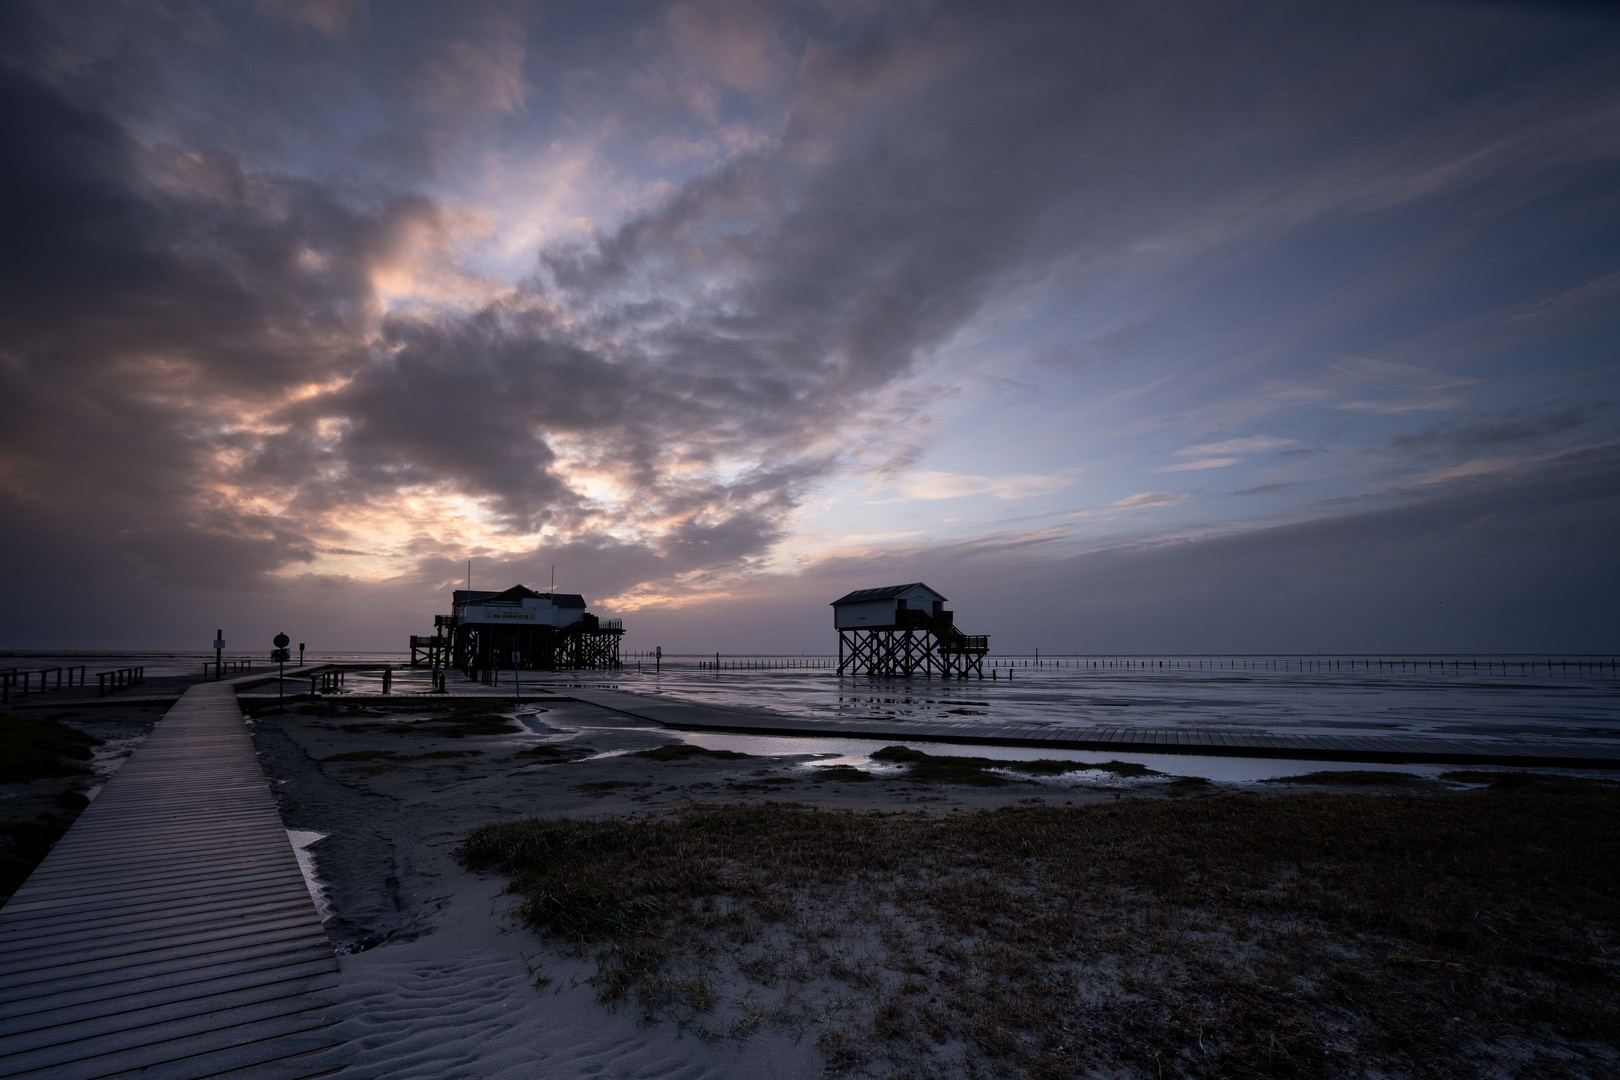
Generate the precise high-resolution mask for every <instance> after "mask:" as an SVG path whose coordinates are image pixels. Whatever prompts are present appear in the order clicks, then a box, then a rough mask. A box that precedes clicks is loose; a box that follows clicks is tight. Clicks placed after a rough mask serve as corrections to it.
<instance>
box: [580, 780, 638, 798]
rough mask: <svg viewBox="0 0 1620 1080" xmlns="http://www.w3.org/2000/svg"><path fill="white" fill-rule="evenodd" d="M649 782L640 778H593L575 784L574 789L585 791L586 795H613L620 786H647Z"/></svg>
mask: <svg viewBox="0 0 1620 1080" xmlns="http://www.w3.org/2000/svg"><path fill="white" fill-rule="evenodd" d="M647 786H648V785H647V783H646V782H644V781H640V780H591V781H589V782H587V783H584V784H575V785H574V788H573V789H574V790H575V791H581V792H584V793H585V794H586V795H594V796H602V795H611V794H612V793H613V792H615V791H618V790H619V789H620V788H640V787H647Z"/></svg>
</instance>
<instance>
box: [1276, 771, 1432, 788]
mask: <svg viewBox="0 0 1620 1080" xmlns="http://www.w3.org/2000/svg"><path fill="white" fill-rule="evenodd" d="M1417 779H1418V778H1417V777H1416V776H1413V775H1412V774H1411V773H1403V772H1379V771H1376V770H1371V769H1342V770H1339V769H1324V770H1322V771H1321V772H1313V773H1303V774H1301V775H1299V776H1274V777H1271V778H1270V779H1267V780H1264V781H1262V783H1266V784H1338V785H1342V786H1345V787H1372V786H1374V785H1379V784H1384V785H1394V786H1397V787H1398V786H1401V785H1405V784H1411V783H1413V782H1415V781H1416V780H1417Z"/></svg>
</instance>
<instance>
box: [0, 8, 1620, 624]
mask: <svg viewBox="0 0 1620 1080" xmlns="http://www.w3.org/2000/svg"><path fill="white" fill-rule="evenodd" d="M0 142H3V145H4V146H5V163H4V166H3V168H0V187H3V190H0V198H3V202H0V205H3V206H4V210H3V213H4V216H5V233H6V242H5V243H4V245H0V276H3V282H0V610H3V611H4V612H5V613H6V616H7V617H6V618H5V619H4V620H3V623H0V648H11V649H19V648H21V649H64V648H75V649H77V648H83V649H90V648H195V649H199V650H201V649H206V648H207V647H208V645H209V643H210V642H211V641H212V637H213V632H214V630H215V629H216V628H225V629H226V636H227V640H229V641H230V643H231V645H232V647H233V648H236V647H242V648H252V647H256V645H257V644H259V639H260V638H263V639H264V641H263V643H262V644H263V646H264V647H265V648H268V647H269V645H268V640H269V638H270V636H271V635H273V634H274V633H275V632H277V631H278V630H286V631H287V632H288V633H290V634H292V635H293V636H294V637H295V638H296V639H298V640H304V641H308V642H310V643H311V646H312V647H314V648H326V649H400V648H403V647H404V644H405V636H406V635H408V634H412V633H418V634H420V633H430V632H431V625H432V620H431V616H432V615H433V614H434V613H435V612H444V611H447V610H448V594H449V590H451V589H452V588H455V587H457V585H458V584H464V583H465V579H466V575H467V572H468V561H469V560H471V568H472V576H473V584H474V586H475V587H488V588H504V587H506V586H508V585H511V584H514V583H519V582H521V583H523V584H527V585H529V586H531V587H538V588H542V589H543V588H545V587H547V586H548V585H549V584H550V581H551V575H552V573H553V569H552V568H553V567H555V574H556V584H557V588H558V589H560V590H565V591H571V592H580V593H583V594H584V595H585V596H586V598H587V600H588V601H589V602H590V605H591V610H593V611H594V612H596V613H597V614H599V615H601V616H604V617H621V618H623V619H624V620H625V625H626V627H627V628H628V631H629V633H628V634H627V635H626V642H625V645H626V648H629V649H650V648H651V647H653V646H654V645H661V646H662V647H664V648H665V650H666V651H672V652H683V651H685V652H705V651H713V650H722V651H728V652H780V653H798V652H821V653H825V652H828V651H830V650H832V649H834V648H835V647H836V638H835V637H834V634H833V631H832V628H831V613H830V609H829V608H828V606H827V604H828V602H829V601H831V600H833V599H834V598H836V597H838V596H840V595H842V594H843V593H845V592H847V591H849V590H852V589H856V588H865V587H871V586H876V585H885V584H894V583H899V582H907V581H918V580H920V581H926V582H927V583H928V584H929V585H931V586H933V587H934V588H935V589H937V590H938V591H940V592H941V593H943V594H945V595H946V596H948V597H950V599H951V607H952V608H953V610H955V611H956V619H957V623H958V625H959V626H961V627H962V628H963V629H965V630H967V631H968V632H969V633H988V634H990V635H992V638H991V645H992V649H993V651H997V652H1027V651H1029V650H1031V649H1034V648H1037V647H1038V648H1041V649H1042V650H1043V651H1044V652H1048V653H1060V652H1071V651H1073V652H1097V653H1101V652H1260V651H1285V652H1352V651H1420V652H1432V651H1438V652H1452V651H1458V652H1466V651H1484V652H1492V651H1501V652H1516V651H1542V650H1546V651H1564V652H1614V651H1617V650H1620V615H1617V612H1620V569H1617V562H1620V560H1617V558H1616V553H1617V551H1620V542H1617V539H1616V538H1617V537H1620V364H1617V356H1616V346H1617V344H1620V10H1617V9H1615V8H1614V7H1612V6H1609V5H1602V4H1583V3H1568V4H1555V3H1537V4H1529V3H1508V2H1495V3H1462V2H1449V3H1423V2H1402V3H1394V4H1377V3H1369V4H1356V5H1316V4H1299V3H1233V2H1223V3H1209V4H1200V3H1187V2H1181V0H1162V2H1161V0H1130V2H1121V3H1106V2H1103V3H1093V4H1084V5H1077V4H1070V3H1054V4H1042V3H1027V4H1026V3H1017V2H1002V3H996V4H983V3H976V4H963V5H957V4H950V3H929V2H918V3H892V4H891V3H880V2H872V0H820V2H805V3H770V2H753V0H714V2H710V0H677V2H675V3H635V4H618V3H613V2H592V3H536V4H523V3H517V2H513V3H481V2H458V3H453V4H452V3H441V4H414V5H413V4H405V3H387V4H383V3H372V4H367V3H365V2H363V0H259V2H257V3H248V2H232V3H220V4H209V3H189V2H184V0H130V2H128V3H123V4H117V5H112V4H105V3H101V2H84V3H79V2H74V0H51V2H49V3H40V4H28V3H14V4H7V5H5V6H4V7H3V8H0Z"/></svg>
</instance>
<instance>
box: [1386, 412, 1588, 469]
mask: <svg viewBox="0 0 1620 1080" xmlns="http://www.w3.org/2000/svg"><path fill="white" fill-rule="evenodd" d="M1613 407H1614V406H1613V403H1612V402H1607V401H1599V402H1594V403H1592V404H1590V405H1570V406H1567V407H1565V408H1560V409H1553V410H1550V411H1549V410H1544V411H1538V410H1534V409H1513V410H1510V411H1508V412H1505V413H1502V414H1500V415H1497V416H1487V417H1481V418H1479V419H1476V420H1465V421H1458V420H1442V421H1441V422H1439V423H1437V424H1430V425H1428V426H1427V427H1425V428H1422V429H1421V430H1419V431H1414V432H1411V433H1410V434H1406V435H1396V436H1394V437H1393V438H1391V439H1390V440H1389V447H1390V449H1391V450H1393V451H1394V452H1395V453H1397V454H1401V455H1403V456H1411V457H1432V456H1438V455H1453V454H1476V453H1492V452H1496V451H1500V450H1503V449H1509V448H1513V447H1522V446H1527V445H1535V444H1539V443H1542V442H1545V441H1547V440H1549V439H1551V438H1553V437H1556V436H1558V435H1562V434H1565V433H1566V432H1572V431H1575V430H1577V429H1579V428H1581V427H1584V426H1586V425H1587V424H1589V423H1591V422H1592V421H1593V420H1596V419H1598V418H1599V417H1600V416H1601V415H1602V414H1603V413H1605V412H1607V411H1608V410H1609V409H1612V408H1613Z"/></svg>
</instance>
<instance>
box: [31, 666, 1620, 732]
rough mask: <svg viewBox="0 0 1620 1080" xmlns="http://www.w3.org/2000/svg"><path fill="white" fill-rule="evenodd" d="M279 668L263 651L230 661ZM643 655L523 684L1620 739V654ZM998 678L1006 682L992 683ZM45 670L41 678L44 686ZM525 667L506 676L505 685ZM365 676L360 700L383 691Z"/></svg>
mask: <svg viewBox="0 0 1620 1080" xmlns="http://www.w3.org/2000/svg"><path fill="white" fill-rule="evenodd" d="M226 659H227V660H232V659H243V660H250V661H251V662H252V664H253V669H254V670H255V671H258V670H267V671H268V670H272V665H270V664H269V662H268V661H267V660H264V659H263V656H262V654H261V655H259V656H255V657H247V656H242V655H239V654H234V653H227V654H226ZM212 660H213V653H212V652H208V653H202V652H195V653H176V652H98V653H42V652H39V653H24V652H9V653H8V652H0V672H4V671H5V670H7V669H8V668H18V669H24V670H29V671H34V672H37V671H39V670H41V669H45V668H53V667H56V666H58V665H64V666H66V665H71V666H75V667H77V666H84V667H85V669H86V671H87V673H88V674H89V676H90V682H91V684H92V685H94V682H95V674H96V672H98V671H105V670H112V669H114V668H120V667H133V666H141V667H144V669H145V673H146V676H147V677H148V678H155V677H160V676H176V675H200V674H201V673H202V668H203V664H204V662H205V661H212ZM305 660H306V662H311V663H363V664H377V665H384V664H387V665H393V666H394V673H393V676H392V679H393V686H394V688H395V689H396V691H409V690H411V689H415V688H417V685H416V684H418V683H420V684H421V686H420V689H423V690H425V689H427V684H428V678H429V675H428V672H427V670H426V669H424V668H415V669H412V668H409V667H407V666H406V661H407V660H408V657H407V656H406V655H405V654H402V653H384V652H315V651H311V652H309V653H307V654H306V655H305ZM715 660H716V658H715V656H714V655H713V654H708V655H706V656H690V655H671V654H666V655H664V656H663V657H662V658H661V659H654V658H653V657H650V656H646V657H643V656H639V655H634V656H631V657H630V658H629V659H628V660H627V661H626V663H625V666H624V667H623V668H622V669H620V670H618V671H613V672H607V671H591V672H520V673H519V675H518V677H519V678H520V679H521V680H522V683H523V684H524V685H535V686H537V687H538V686H553V687H558V688H561V687H565V686H569V685H590V686H599V687H614V688H617V689H621V690H628V691H632V692H636V693H646V694H658V695H667V696H669V697H673V698H679V699H682V700H686V701H692V702H697V703H714V704H720V705H732V706H740V707H745V708H761V709H768V710H770V711H772V712H775V713H779V714H783V715H787V716H796V717H806V718H812V719H816V720H837V719H843V718H863V719H864V718H881V719H889V720H904V721H931V720H945V721H951V720H955V721H962V720H971V721H973V722H974V723H975V724H986V725H995V724H999V723H1008V724H1012V723H1018V724H1029V723H1035V724H1063V725H1081V726H1085V725H1092V724H1103V725H1109V726H1117V727H1132V726H1136V727H1151V728H1201V729H1220V730H1224V731H1242V732H1271V733H1277V734H1300V735H1389V734H1404V735H1429V736H1437V737H1439V736H1450V737H1462V736H1466V737H1473V736H1495V737H1504V736H1525V737H1535V738H1543V739H1544V738H1557V739H1605V740H1609V739H1620V666H1617V659H1616V658H1615V657H1611V656H1581V657H1572V656H1565V655H1559V656H1548V655H1530V654H1522V655H1514V656H1502V655H1491V656H1484V655H1481V656H1473V655H1468V656H1438V655H1423V656H1412V655H1404V656H1403V655H1394V654H1365V655H1361V654H1358V655H1343V656H1282V655H1279V656H1215V655H1208V656H1059V657H1052V656H1042V657H1034V656H992V657H989V658H988V659H987V660H986V665H985V678H983V679H979V678H973V679H939V678H932V679H929V678H911V679H894V678H866V677H854V676H839V675H838V674H837V672H836V666H837V660H836V658H835V657H830V656H812V655H800V656H792V657H787V656H763V655H752V656H750V655H734V654H724V655H722V656H720V657H719V664H720V666H719V668H716V667H715ZM992 676H993V677H992ZM37 677H38V676H37V674H36V675H35V678H37ZM511 678H512V673H511V672H501V673H499V679H500V683H501V685H507V684H508V682H509V680H510V679H511ZM380 679H381V676H380V674H379V675H368V674H359V673H356V674H351V675H350V676H349V677H348V679H347V683H346V688H347V690H348V691H349V692H354V693H362V692H366V691H368V690H369V691H373V692H374V691H375V690H378V689H380Z"/></svg>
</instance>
